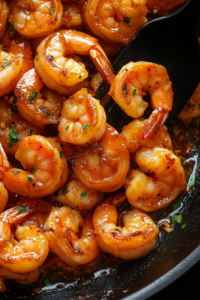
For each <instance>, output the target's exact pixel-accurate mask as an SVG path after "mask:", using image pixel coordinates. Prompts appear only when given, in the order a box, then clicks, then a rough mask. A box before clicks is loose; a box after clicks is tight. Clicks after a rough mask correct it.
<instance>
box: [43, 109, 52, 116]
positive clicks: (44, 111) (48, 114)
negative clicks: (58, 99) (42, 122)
mask: <svg viewBox="0 0 200 300" xmlns="http://www.w3.org/2000/svg"><path fill="white" fill-rule="evenodd" d="M42 112H43V113H45V114H47V115H46V116H44V117H45V118H48V117H49V116H50V115H51V113H49V112H48V110H47V109H43V110H42Z"/></svg>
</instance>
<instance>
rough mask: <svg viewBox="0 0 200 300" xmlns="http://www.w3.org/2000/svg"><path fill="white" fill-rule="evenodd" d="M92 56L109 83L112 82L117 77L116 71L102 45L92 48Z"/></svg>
mask: <svg viewBox="0 0 200 300" xmlns="http://www.w3.org/2000/svg"><path fill="white" fill-rule="evenodd" d="M90 58H91V59H92V61H93V63H94V65H95V67H96V68H97V70H98V71H99V73H100V74H101V76H102V77H103V79H104V80H105V82H106V83H107V84H111V83H112V82H113V81H114V79H115V73H114V70H113V67H112V65H111V63H110V62H109V60H108V58H107V56H106V54H105V52H104V51H103V49H102V48H101V47H100V45H95V46H94V47H93V48H92V49H91V50H90Z"/></svg>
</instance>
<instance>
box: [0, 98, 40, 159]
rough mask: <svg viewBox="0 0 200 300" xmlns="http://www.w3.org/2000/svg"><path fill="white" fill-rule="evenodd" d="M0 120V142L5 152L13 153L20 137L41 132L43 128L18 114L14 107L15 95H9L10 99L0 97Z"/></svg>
mask: <svg viewBox="0 0 200 300" xmlns="http://www.w3.org/2000/svg"><path fill="white" fill-rule="evenodd" d="M7 100H8V101H7ZM9 103H10V104H9ZM13 104H14V105H13ZM0 120H1V121H0V143H1V144H2V146H3V149H4V151H5V152H6V154H15V152H16V151H17V149H18V145H19V140H20V138H22V137H26V136H29V135H31V134H43V129H41V128H39V127H37V126H35V125H33V124H32V123H30V122H27V121H26V120H24V119H23V118H22V117H21V116H20V114H19V113H18V110H17V109H16V99H15V97H11V98H10V100H9V99H5V98H4V99H0Z"/></svg>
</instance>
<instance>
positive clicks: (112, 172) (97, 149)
mask: <svg viewBox="0 0 200 300" xmlns="http://www.w3.org/2000/svg"><path fill="white" fill-rule="evenodd" d="M71 161H72V167H73V170H74V172H75V175H76V178H77V179H78V180H79V181H80V182H82V183H83V184H84V185H85V186H87V187H88V188H89V189H92V190H97V191H101V192H113V191H116V190H118V189H119V188H120V187H122V186H123V184H124V182H125V178H126V175H127V173H128V170H129V167H130V155H129V152H128V150H127V144H126V140H125V138H124V137H123V136H122V135H120V134H119V133H118V132H117V131H116V130H115V129H114V128H113V127H112V126H110V125H108V124H107V125H106V132H105V134H104V135H103V137H102V138H101V139H100V140H99V142H96V143H94V144H92V145H90V144H89V145H88V147H87V148H86V147H82V148H81V149H80V150H79V151H77V152H75V153H74V154H73V155H72V156H71Z"/></svg>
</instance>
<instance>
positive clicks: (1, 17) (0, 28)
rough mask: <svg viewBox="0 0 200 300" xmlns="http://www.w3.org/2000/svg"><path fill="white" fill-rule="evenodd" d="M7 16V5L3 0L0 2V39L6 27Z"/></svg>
mask: <svg viewBox="0 0 200 300" xmlns="http://www.w3.org/2000/svg"><path fill="white" fill-rule="evenodd" d="M8 14H9V8H8V4H7V2H6V1H4V0H0V39H1V38H2V36H3V34H4V32H5V30H6V25H7V17H8Z"/></svg>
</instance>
